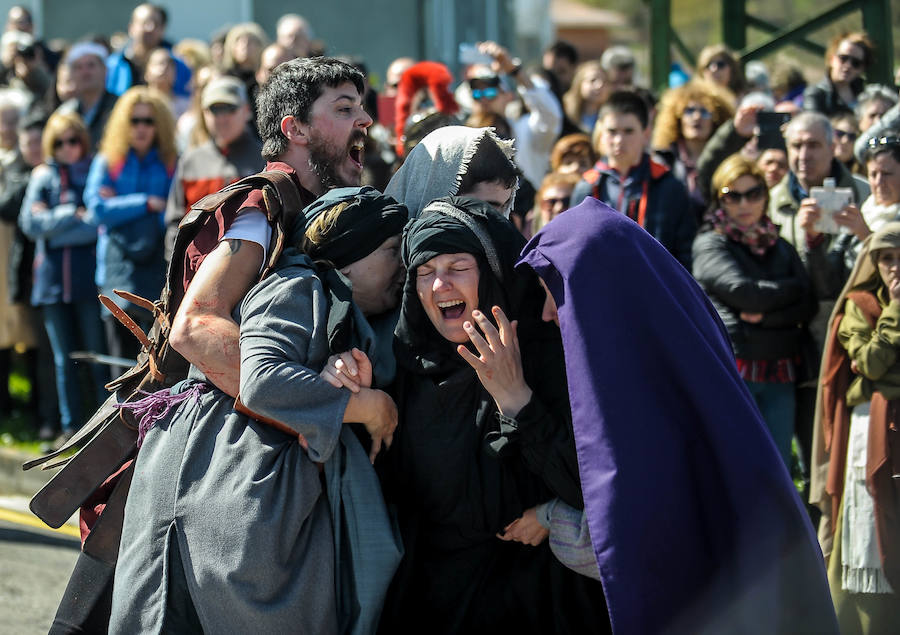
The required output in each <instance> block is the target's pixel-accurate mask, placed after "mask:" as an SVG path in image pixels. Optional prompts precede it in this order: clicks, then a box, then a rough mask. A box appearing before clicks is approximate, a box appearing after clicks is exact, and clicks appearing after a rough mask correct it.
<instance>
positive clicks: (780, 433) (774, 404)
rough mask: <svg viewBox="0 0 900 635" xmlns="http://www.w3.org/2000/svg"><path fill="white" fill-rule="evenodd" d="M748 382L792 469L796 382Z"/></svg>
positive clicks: (785, 462) (772, 433)
mask: <svg viewBox="0 0 900 635" xmlns="http://www.w3.org/2000/svg"><path fill="white" fill-rule="evenodd" d="M745 381H746V380H745ZM746 383H747V387H748V388H749V389H750V394H751V395H753V399H754V400H756V405H757V406H758V407H759V411H760V412H761V413H762V416H763V420H764V421H765V422H766V426H767V427H768V428H769V433H770V434H771V435H772V440H773V441H775V446H776V447H777V448H778V452H779V453H780V454H781V458H782V459H783V460H784V464H785V465H786V466H787V467H788V469H790V468H791V439H792V438H793V436H794V416H795V411H796V409H797V401H796V396H795V390H796V388H795V386H794V384H793V383H768V382H757V381H747V382H746Z"/></svg>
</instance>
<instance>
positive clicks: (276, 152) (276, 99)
mask: <svg viewBox="0 0 900 635" xmlns="http://www.w3.org/2000/svg"><path fill="white" fill-rule="evenodd" d="M347 82H350V83H351V84H353V85H354V86H356V90H357V91H359V94H360V95H362V94H363V93H364V92H365V85H364V80H363V75H362V73H360V72H359V71H358V70H357V69H355V68H354V67H352V66H350V65H349V64H347V63H346V62H342V61H340V60H337V59H334V58H331V57H304V58H298V59H294V60H291V61H289V62H284V63H282V64H279V65H278V66H276V67H275V69H274V70H273V71H272V74H271V75H270V76H269V79H268V81H267V82H266V83H265V84H263V85H262V87H261V88H260V90H259V94H258V95H257V96H256V122H257V126H258V128H259V134H260V136H261V137H262V140H263V149H262V155H263V158H265V159H266V160H267V161H276V160H277V159H278V158H279V157H281V155H283V154H284V153H285V151H287V148H288V140H287V137H285V136H284V135H283V134H282V132H281V120H282V119H284V118H285V117H287V116H293V117H296V118H297V119H299V120H300V121H302V122H303V123H309V114H310V110H311V109H312V105H313V102H314V101H316V99H318V98H319V97H320V96H321V95H322V93H323V92H324V88H325V87H329V88H337V87H338V86H340V85H341V84H345V83H347Z"/></svg>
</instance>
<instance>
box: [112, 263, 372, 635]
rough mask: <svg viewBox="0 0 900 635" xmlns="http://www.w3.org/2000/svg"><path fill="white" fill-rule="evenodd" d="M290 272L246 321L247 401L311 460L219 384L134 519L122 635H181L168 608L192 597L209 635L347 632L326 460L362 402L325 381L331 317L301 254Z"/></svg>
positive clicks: (182, 416) (126, 555) (160, 436)
mask: <svg viewBox="0 0 900 635" xmlns="http://www.w3.org/2000/svg"><path fill="white" fill-rule="evenodd" d="M279 264H280V265H281V266H280V268H279V270H278V271H276V272H274V273H272V274H271V275H269V276H268V277H267V278H266V279H265V280H263V281H262V282H260V283H259V284H258V285H256V286H255V287H254V288H252V289H251V290H250V291H249V293H248V294H247V296H246V297H245V298H244V300H243V301H242V302H241V303H240V304H239V305H238V307H237V308H236V310H235V319H236V321H237V322H238V323H239V324H240V348H241V371H240V373H241V384H240V394H241V401H242V402H243V403H244V404H245V405H246V406H247V408H249V409H250V410H251V411H253V412H255V413H257V414H258V415H261V416H262V417H266V418H269V419H274V420H276V421H279V422H282V423H284V424H287V425H288V426H290V427H291V428H292V429H294V430H296V431H297V432H299V433H300V434H301V435H303V437H304V438H305V439H306V442H307V443H308V446H309V447H308V450H307V451H304V449H303V448H302V447H301V445H300V443H298V442H297V440H296V439H294V438H292V437H291V436H289V435H287V434H285V433H283V432H280V431H278V430H276V429H275V428H272V427H269V426H267V425H264V424H261V423H258V422H257V421H255V420H253V419H250V418H248V417H247V416H245V415H242V414H239V413H237V412H235V411H234V410H233V405H234V400H233V399H232V398H231V397H229V396H228V395H226V394H224V393H223V392H221V391H219V390H218V389H216V388H214V387H212V385H211V384H208V383H207V386H209V390H208V392H205V393H203V394H201V395H200V396H199V397H198V398H197V399H196V400H195V399H194V398H189V399H187V400H185V401H183V402H182V403H181V404H180V405H179V406H178V407H177V408H174V409H173V412H172V414H171V415H169V416H167V417H165V418H163V419H162V420H160V421H159V422H157V423H156V425H155V426H154V427H153V428H151V429H150V431H149V433H148V434H147V436H146V438H145V439H144V442H143V446H142V447H141V451H140V453H139V455H138V458H137V460H136V465H135V472H134V481H133V483H132V486H131V491H130V494H129V497H128V503H127V505H126V508H125V524H124V530H123V534H122V542H121V545H120V549H119V561H118V566H117V568H116V577H115V583H114V590H113V605H112V617H111V620H110V632H111V633H129V634H130V633H150V632H153V633H156V632H161V631H163V630H169V629H171V628H172V626H173V625H172V624H167V623H166V620H167V619H168V617H170V616H171V615H170V613H171V611H169V612H168V613H167V610H166V609H167V607H168V606H170V605H172V603H173V597H171V596H170V594H171V593H172V592H173V589H174V590H176V591H177V589H179V587H181V588H182V589H186V591H187V593H189V595H190V600H191V602H192V603H193V606H194V608H195V610H196V614H197V615H196V617H197V619H198V620H199V622H200V623H201V624H202V627H203V630H204V631H206V632H210V633H217V632H229V633H241V632H255V633H284V632H292V633H314V634H327V633H334V632H337V630H338V608H337V606H336V598H335V553H334V533H333V530H332V523H331V518H330V511H329V502H328V499H327V497H326V496H325V493H324V488H323V485H322V480H321V479H320V470H319V467H318V466H317V465H316V462H319V463H321V462H325V461H327V460H328V459H329V457H330V456H331V454H332V452H333V451H334V450H335V449H336V447H338V444H339V440H340V436H341V433H342V429H343V426H342V421H343V414H344V410H345V408H346V405H347V401H348V399H349V396H350V393H349V391H347V390H346V389H337V388H334V387H333V386H331V385H330V384H328V383H327V382H326V381H324V380H322V379H321V378H320V377H319V375H318V372H319V371H320V370H321V369H322V367H323V366H324V364H325V363H326V362H327V358H328V355H329V350H328V340H327V335H326V328H327V318H328V309H329V307H328V300H327V294H326V292H325V290H324V288H323V286H322V283H321V282H320V280H319V278H318V277H316V274H315V271H314V269H313V265H312V262H311V261H310V260H309V259H308V258H307V257H306V256H304V255H299V254H297V252H296V251H293V250H292V253H291V254H288V253H287V252H286V254H285V255H284V256H283V257H282V261H281V263H279ZM191 382H205V378H204V377H203V375H202V373H200V371H198V370H197V369H196V368H193V367H192V368H191V372H190V374H189V379H188V380H186V382H183V384H184V385H179V386H176V387H175V388H173V391H172V392H173V393H174V392H176V391H179V390H180V391H184V390H185V389H186V388H189V387H190V385H192V384H191ZM176 545H177V551H176V552H175V554H174V557H173V558H171V560H170V552H171V551H172V547H173V546H176ZM179 560H180V562H183V567H180V566H179ZM173 563H174V564H173ZM173 567H177V568H179V569H183V572H182V571H179V570H175V569H173ZM171 581H175V584H172V583H171ZM182 592H183V591H182ZM174 599H175V603H177V601H178V598H174ZM376 619H377V618H376ZM176 628H177V627H176Z"/></svg>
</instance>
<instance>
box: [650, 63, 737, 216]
mask: <svg viewBox="0 0 900 635" xmlns="http://www.w3.org/2000/svg"><path fill="white" fill-rule="evenodd" d="M733 115H734V106H733V105H732V99H731V95H730V94H728V92H727V91H725V90H724V89H722V87H721V86H719V85H718V84H714V83H712V82H709V81H706V80H702V79H695V80H693V81H691V82H689V83H687V84H684V85H682V86H679V87H678V88H673V89H671V90H669V91H667V92H666V93H665V94H664V95H663V97H662V100H661V101H660V106H659V114H657V116H656V121H655V123H654V127H653V139H652V141H651V146H652V147H653V149H654V151H655V153H656V155H657V157H658V158H660V159H662V160H663V162H665V164H666V165H667V166H669V168H670V169H671V170H672V174H673V175H674V176H675V178H677V179H678V180H679V181H681V182H682V183H684V185H685V187H687V189H688V193H689V194H690V195H691V202H692V204H693V208H694V213H695V215H696V217H697V220H700V218H701V217H702V215H703V212H704V211H705V209H706V192H705V191H704V189H703V188H702V187H701V184H700V181H699V180H698V172H697V162H698V159H699V158H700V154H701V153H702V152H703V148H704V147H705V146H706V143H707V141H709V139H710V137H712V135H713V133H714V132H715V131H716V130H717V129H718V128H719V126H721V125H722V124H723V123H725V122H726V121H728V120H729V119H731V117H732V116H733Z"/></svg>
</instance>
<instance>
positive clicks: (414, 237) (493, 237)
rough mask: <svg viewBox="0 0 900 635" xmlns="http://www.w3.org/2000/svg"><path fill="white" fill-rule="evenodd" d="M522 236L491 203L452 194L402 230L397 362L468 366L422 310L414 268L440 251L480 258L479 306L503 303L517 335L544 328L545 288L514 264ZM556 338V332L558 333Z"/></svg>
mask: <svg viewBox="0 0 900 635" xmlns="http://www.w3.org/2000/svg"><path fill="white" fill-rule="evenodd" d="M524 245H525V239H524V238H523V236H522V234H520V233H519V231H518V230H517V229H516V228H515V226H514V225H513V224H512V223H511V222H510V221H509V220H507V219H506V218H504V217H503V215H502V214H500V213H499V212H497V211H496V210H494V208H492V207H491V206H490V205H488V204H487V203H484V202H482V201H478V200H475V199H471V198H464V197H458V196H450V197H445V198H439V199H436V200H435V201H433V202H431V203H429V204H428V205H427V206H426V207H425V209H424V210H422V214H421V215H420V216H419V217H418V218H416V219H413V220H411V221H410V222H409V223H408V224H407V225H406V228H405V229H404V231H403V251H402V254H403V264H404V265H406V282H405V284H404V287H403V299H402V307H401V310H400V321H399V323H398V324H397V329H396V330H395V332H394V335H395V340H394V352H395V353H396V355H397V363H398V364H399V365H400V366H401V367H403V368H406V369H407V370H410V371H412V372H414V373H423V374H442V373H448V372H451V371H453V370H456V369H458V368H460V367H464V366H466V365H467V364H466V362H465V360H463V359H462V357H460V355H459V353H458V352H457V351H456V344H454V343H453V342H449V341H448V340H446V339H444V338H443V337H442V336H441V335H440V334H439V333H438V332H437V330H436V329H435V328H434V325H433V324H432V323H431V320H429V318H428V316H427V315H426V314H425V310H424V309H423V308H422V303H421V302H420V301H419V298H418V295H417V293H416V268H417V267H418V266H419V265H421V264H424V263H425V262H427V261H428V260H430V259H432V258H434V257H435V256H438V255H441V254H452V253H469V254H472V255H473V256H475V260H476V261H477V262H478V269H479V273H480V275H479V280H478V305H479V306H478V308H479V309H480V310H481V311H482V312H483V313H484V314H485V315H490V314H491V307H492V306H494V305H496V306H499V307H500V308H501V309H503V312H504V313H505V314H506V316H507V318H509V320H510V321H512V320H519V327H518V333H519V340H520V342H522V341H528V340H529V339H531V338H534V337H540V334H544V335H546V334H547V333H548V330H547V328H546V327H545V325H544V324H543V323H542V322H541V319H540V317H541V310H542V307H543V301H544V293H543V290H542V289H541V288H540V284H539V282H538V280H537V277H536V276H535V275H533V272H530V271H525V272H517V271H515V270H514V266H515V263H516V260H517V259H518V256H519V252H520V251H521V250H522V247H523V246H524ZM556 337H557V338H558V335H556Z"/></svg>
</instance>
